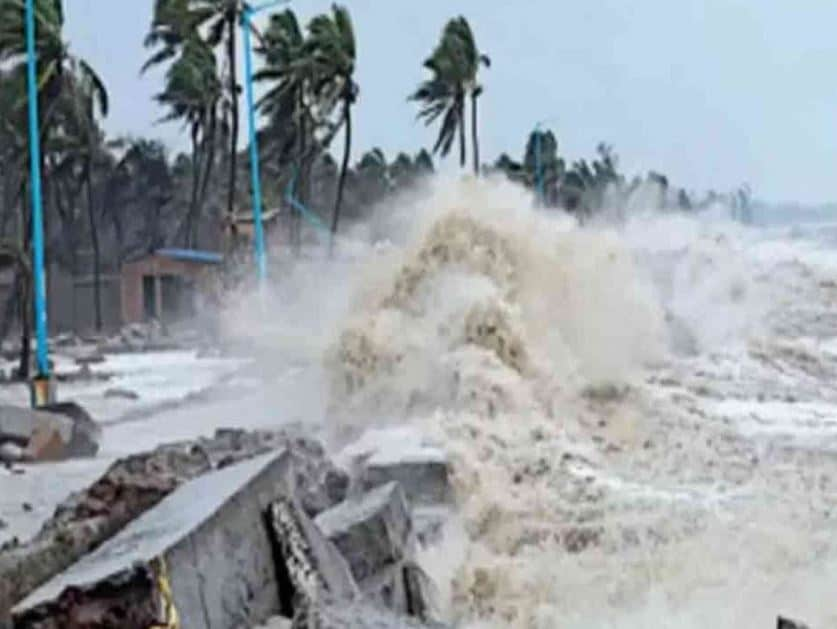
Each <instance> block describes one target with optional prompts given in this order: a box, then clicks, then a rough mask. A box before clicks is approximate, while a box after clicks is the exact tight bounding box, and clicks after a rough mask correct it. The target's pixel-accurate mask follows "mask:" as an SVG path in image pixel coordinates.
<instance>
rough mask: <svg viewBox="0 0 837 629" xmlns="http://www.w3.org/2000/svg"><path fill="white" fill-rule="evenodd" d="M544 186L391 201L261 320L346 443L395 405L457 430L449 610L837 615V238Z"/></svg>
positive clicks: (484, 614) (707, 622)
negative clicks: (312, 374) (602, 215)
mask: <svg viewBox="0 0 837 629" xmlns="http://www.w3.org/2000/svg"><path fill="white" fill-rule="evenodd" d="M531 206H532V204H531V199H530V198H529V197H528V196H527V195H526V194H525V193H524V192H523V191H522V190H520V189H518V188H516V187H514V186H512V185H510V184H507V183H503V182H497V181H493V182H492V181H487V182H479V183H477V182H473V181H470V182H457V183H451V182H447V183H437V184H436V185H435V186H434V187H433V189H431V190H429V191H425V192H424V193H422V194H420V195H416V196H415V197H414V198H411V199H402V200H400V201H394V202H393V203H391V204H389V205H388V206H387V207H384V208H382V209H381V212H380V216H379V217H378V220H376V221H375V222H374V224H373V225H372V226H371V227H368V228H366V229H365V230H364V231H363V233H360V232H359V233H357V234H355V238H354V239H349V240H348V241H347V242H346V243H344V245H343V250H344V252H345V254H344V258H345V259H344V260H343V261H342V262H341V263H339V264H336V265H335V264H327V263H323V262H309V263H305V262H300V263H297V264H296V266H295V268H293V269H292V270H291V271H289V272H288V273H289V274H288V276H287V277H286V279H284V280H283V281H282V282H280V286H279V288H277V291H276V294H277V295H278V296H279V299H280V300H281V302H282V306H281V307H277V309H276V310H275V311H274V312H275V313H280V312H281V313H282V314H272V315H271V317H270V319H271V324H272V326H273V327H272V330H273V332H272V334H273V336H274V338H276V339H281V342H277V346H276V351H277V352H284V353H286V354H292V355H293V356H294V357H295V358H296V359H298V360H299V361H301V362H305V360H310V361H315V362H316V363H317V364H318V365H319V376H318V378H317V385H316V387H319V388H317V390H316V392H309V393H310V394H309V395H308V396H302V397H306V398H310V399H311V400H319V401H321V402H322V404H321V406H320V407H316V412H317V413H322V415H323V417H324V418H325V420H326V422H327V425H328V427H329V428H330V429H331V432H332V435H333V438H334V439H335V440H336V441H337V443H343V442H345V440H347V439H350V438H353V437H355V436H357V435H358V434H360V433H362V432H363V431H364V430H367V429H369V428H373V427H380V426H382V425H383V426H387V425H389V426H397V427H399V428H401V429H405V428H406V429H408V430H409V431H412V433H413V434H419V435H420V438H421V439H423V440H425V441H427V442H428V443H432V444H436V445H439V446H441V447H442V448H443V449H444V450H445V451H446V452H447V453H448V456H449V457H450V461H451V463H452V467H453V473H454V482H455V488H456V494H457V502H458V504H457V507H458V509H457V511H458V516H457V518H456V520H455V521H453V522H451V524H450V526H449V527H448V530H447V531H446V535H445V538H444V541H443V543H442V544H441V545H440V546H438V547H435V548H432V549H429V550H428V551H427V552H426V553H425V555H424V556H423V558H422V561H423V563H424V565H425V566H426V568H427V570H428V571H429V573H430V574H431V576H433V577H434V579H435V580H436V582H437V584H438V586H439V590H440V592H439V593H440V605H441V607H442V611H443V612H444V614H445V616H446V617H447V618H448V619H449V620H451V621H453V622H456V623H459V624H461V625H462V626H468V627H511V628H514V629H518V628H520V629H524V628H525V629H529V628H544V629H546V628H553V627H567V628H575V627H578V628H582V627H583V628H585V629H589V628H592V627H602V628H610V627H613V628H623V627H625V628H631V629H632V628H640V627H641V628H643V629H647V628H648V627H660V628H664V627H676V628H685V629H692V628H695V629H696V628H698V627H700V628H704V627H709V626H711V627H723V628H726V627H729V628H730V629H732V628H734V627H735V628H737V627H744V626H746V627H772V626H774V625H775V619H776V616H777V614H779V613H782V614H786V615H789V616H797V617H800V618H803V619H805V620H806V621H807V622H808V623H810V624H811V625H812V627H814V628H817V627H835V626H837V601H835V599H834V597H833V595H832V593H833V591H834V586H835V583H837V548H835V543H834V541H833V540H834V538H835V532H837V521H835V518H837V511H835V506H837V493H835V482H837V380H835V376H837V313H835V312H834V311H833V304H834V302H835V300H837V255H834V254H832V253H830V251H828V249H827V248H826V247H825V245H824V242H823V241H819V240H817V234H818V232H817V230H813V229H809V230H808V231H807V232H806V231H805V230H802V232H804V233H802V232H800V230H795V231H794V230H792V229H791V228H790V227H785V226H780V227H771V228H770V229H762V228H743V227H740V226H736V225H734V224H732V223H729V222H726V221H724V220H723V219H722V218H721V217H720V216H715V217H712V216H709V215H706V214H704V215H697V216H684V215H680V214H661V213H642V212H637V211H636V210H633V213H632V216H631V217H630V218H629V219H628V220H627V222H623V223H620V224H604V223H603V224H601V225H591V226H587V227H585V228H583V229H582V228H579V227H578V226H576V225H575V224H574V223H573V222H572V221H571V220H569V219H568V218H566V217H562V216H560V215H558V214H556V213H553V212H539V211H536V210H533V209H531ZM792 236H794V237H792ZM372 240H374V241H375V244H363V243H370V242H371V241H372ZM262 312H263V311H262ZM235 319H236V321H237V322H238V324H239V327H244V328H246V327H248V326H247V325H244V326H242V325H241V324H242V322H244V321H246V317H244V316H243V315H242V314H241V313H240V312H239V313H238V314H237V315H236V317H235ZM262 325H264V324H263V323H262ZM300 339H306V340H305V341H304V342H302V341H300ZM312 386H313V385H312ZM312 404H313V403H312ZM315 406H316V405H311V406H309V407H308V409H309V410H308V412H315V411H314V410H313V409H314V408H315ZM300 412H302V411H300Z"/></svg>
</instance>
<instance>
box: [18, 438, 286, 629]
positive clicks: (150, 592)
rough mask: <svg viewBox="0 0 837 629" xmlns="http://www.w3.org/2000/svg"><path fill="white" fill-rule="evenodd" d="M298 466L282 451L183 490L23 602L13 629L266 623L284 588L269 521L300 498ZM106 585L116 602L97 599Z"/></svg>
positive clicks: (215, 473) (227, 469)
mask: <svg viewBox="0 0 837 629" xmlns="http://www.w3.org/2000/svg"><path fill="white" fill-rule="evenodd" d="M291 466H292V462H291V457H290V456H289V454H288V453H287V451H280V452H278V453H270V454H266V455H262V456H260V457H257V458H255V459H251V460H249V461H245V462H242V463H238V464H236V465H231V466H228V467H225V468H223V469H220V470H216V471H213V472H210V473H208V474H205V475H203V476H200V477H199V478H196V479H194V480H192V481H190V482H188V483H186V484H184V485H183V486H181V487H180V488H178V489H177V491H175V492H173V493H172V494H171V495H169V496H168V497H167V498H165V499H164V500H163V501H161V502H160V503H159V504H158V505H157V506H155V507H154V508H153V509H150V510H149V511H148V512H146V513H145V514H143V515H142V516H141V517H139V518H137V519H136V520H135V521H133V522H131V523H130V524H129V525H128V526H127V527H125V529H123V530H122V531H120V532H119V533H118V534H117V535H116V536H114V537H113V538H112V539H110V540H109V541H108V542H106V543H105V544H103V545H102V546H100V547H99V548H98V549H97V550H96V551H94V552H93V553H91V554H90V555H87V556H86V557H84V558H83V559H82V560H80V561H78V562H77V563H75V564H74V565H73V566H72V567H71V568H70V569H69V570H66V571H65V572H63V573H61V574H59V575H57V576H56V577H54V578H53V579H51V580H50V581H49V582H47V583H46V584H45V585H43V586H42V587H40V588H38V589H37V590H36V591H35V592H33V593H32V594H30V595H29V596H28V597H27V598H26V599H25V600H24V601H22V602H21V603H19V604H18V605H17V606H16V608H15V609H14V610H13V618H14V626H15V627H16V628H20V629H24V628H26V629H28V628H34V627H38V628H42V629H47V628H49V629H52V628H53V627H54V628H55V629H58V628H59V627H67V628H71V627H82V626H107V625H106V624H104V623H105V622H107V619H111V618H113V619H118V618H120V617H122V616H124V614H125V613H126V610H146V611H145V617H144V618H143V622H145V623H147V624H141V625H137V627H148V626H172V624H173V623H174V622H175V619H177V621H178V622H179V626H181V627H203V626H206V627H209V626H218V627H238V626H247V625H251V624H255V623H257V622H263V621H265V620H266V619H267V618H269V617H270V615H271V614H272V613H274V612H275V611H276V610H277V609H278V608H279V588H277V587H276V568H275V562H274V557H273V552H272V546H271V540H270V537H269V533H268V529H267V527H265V525H264V519H263V513H264V512H265V510H266V509H267V508H268V506H269V504H270V502H271V501H272V500H274V499H275V498H276V497H278V496H280V495H287V494H290V493H292V492H293V489H292V487H291V486H290V484H289V483H292V482H293V474H292V473H291ZM105 583H107V584H109V585H110V591H109V592H108V595H107V596H106V597H102V596H97V595H96V588H99V589H100V590H101V588H102V587H103V584H105ZM91 587H92V588H94V589H93V590H90V588H91ZM80 593H81V594H80ZM149 612H151V613H149ZM134 613H136V612H134ZM100 619H104V620H100ZM210 619H211V621H210ZM210 623H211V624H210Z"/></svg>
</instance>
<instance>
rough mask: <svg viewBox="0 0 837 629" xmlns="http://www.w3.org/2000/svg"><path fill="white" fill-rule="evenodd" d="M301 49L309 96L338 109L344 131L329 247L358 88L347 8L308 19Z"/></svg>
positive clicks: (346, 165) (340, 197)
mask: <svg viewBox="0 0 837 629" xmlns="http://www.w3.org/2000/svg"><path fill="white" fill-rule="evenodd" d="M305 47H306V49H307V51H308V54H307V55H306V58H305V60H304V63H306V64H309V66H310V75H311V81H312V89H313V93H314V95H315V96H316V97H317V98H319V99H320V101H321V106H322V107H324V109H325V110H326V111H331V109H332V108H333V106H334V105H339V106H340V108H341V110H342V114H341V115H342V124H343V125H344V130H345V136H344V142H343V160H342V162H341V164H340V176H339V178H338V182H337V198H336V200H335V202H334V212H333V214H332V218H331V235H332V245H333V242H334V236H335V234H337V227H338V223H339V220H340V207H341V205H342V203H343V191H344V188H345V186H346V173H347V172H348V169H349V159H350V158H351V152H352V106H353V105H354V104H355V102H357V96H358V86H357V83H355V80H354V73H355V62H356V58H357V47H356V42H355V32H354V26H353V25H352V18H351V16H350V15H349V11H348V9H346V7H344V6H341V5H337V4H335V5H332V10H331V15H319V16H317V17H315V18H314V19H313V20H311V23H310V24H309V26H308V41H307V42H306V46H305Z"/></svg>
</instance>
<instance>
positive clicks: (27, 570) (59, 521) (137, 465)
mask: <svg viewBox="0 0 837 629" xmlns="http://www.w3.org/2000/svg"><path fill="white" fill-rule="evenodd" d="M296 441H297V438H296V437H292V436H290V435H289V434H287V433H284V432H278V433H277V432H267V431H260V432H253V433H244V432H243V431H237V430H235V431H231V430H219V431H218V433H217V434H216V435H215V437H213V438H203V439H199V440H197V441H187V442H182V443H176V444H169V445H165V446H160V447H159V448H156V449H155V450H153V451H151V452H145V453H142V454H137V455H133V456H130V457H127V458H124V459H120V460H119V461H117V462H116V463H114V464H113V465H111V466H110V468H108V470H107V471H106V472H105V474H104V475H103V476H102V477H101V478H99V479H98V480H97V481H96V482H95V483H93V484H92V485H91V486H90V487H88V488H87V489H85V490H84V491H81V492H78V493H76V494H73V495H72V496H70V497H69V498H68V499H67V500H65V501H64V502H62V503H61V504H60V505H59V506H58V508H57V509H56V510H55V514H54V515H53V516H52V517H51V518H50V519H49V520H48V521H47V522H46V523H45V524H44V525H43V527H42V528H41V530H40V531H39V532H38V533H37V534H36V535H35V536H34V538H33V539H31V540H30V541H28V542H26V543H25V544H22V545H9V546H8V547H7V548H5V549H0V627H3V626H4V625H3V613H4V611H7V610H8V609H9V608H10V607H11V605H12V604H13V603H15V602H17V601H19V600H21V599H22V598H24V597H25V596H26V595H28V594H29V593H31V592H32V591H33V590H34V589H35V588H36V587H38V586H39V585H41V584H43V583H44V582H45V581H46V580H47V579H49V578H50V577H52V576H54V575H56V574H58V573H59V572H61V571H62V570H65V569H66V568H68V567H69V566H70V565H72V564H73V562H75V561H77V560H78V559H80V558H81V557H82V556H84V555H85V554H87V553H88V552H89V551H90V549H92V548H96V547H98V546H100V545H101V544H102V543H104V542H105V541H107V540H108V539H109V538H110V537H111V536H113V535H114V534H115V533H117V532H118V531H119V530H121V529H122V528H123V527H125V526H126V525H127V524H128V523H129V522H131V521H132V520H134V519H136V518H137V517H139V516H140V515H142V514H143V513H145V512H146V511H148V510H149V509H151V508H153V507H154V506H155V505H157V504H158V503H159V502H160V501H161V500H162V499H164V498H165V497H166V496H167V495H169V494H170V493H171V492H173V491H174V490H175V489H177V488H178V487H179V486H180V485H182V484H183V483H185V482H187V481H189V480H190V479H193V478H196V477H198V476H200V475H203V474H206V473H207V472H209V471H211V470H213V469H219V468H224V467H229V466H231V465H235V464H236V463H239V462H242V461H247V460H251V459H252V458H254V457H256V456H259V455H261V454H266V453H269V452H275V451H278V450H281V449H286V450H288V451H289V452H290V451H291V450H293V449H294V447H295V446H294V445H293V444H294V443H296ZM314 449H315V448H314V446H313V445H312V446H311V447H309V448H308V449H307V450H308V451H313V450H314ZM292 455H294V461H295V472H294V476H295V477H296V478H295V479H294V480H295V481H296V480H298V478H299V477H300V476H304V474H303V473H302V472H303V471H304V469H305V468H304V467H302V468H296V462H298V461H299V460H301V459H300V458H299V457H300V456H301V455H300V454H299V452H294V453H292ZM324 461H326V463H323V465H324V466H325V465H326V464H327V459H324ZM306 482H311V483H313V482H314V481H313V479H312V480H309V481H306Z"/></svg>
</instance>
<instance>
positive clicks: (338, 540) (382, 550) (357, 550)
mask: <svg viewBox="0 0 837 629" xmlns="http://www.w3.org/2000/svg"><path fill="white" fill-rule="evenodd" d="M314 522H315V523H316V524H317V526H319V527H320V529H321V530H322V531H323V533H325V535H326V537H328V538H329V539H330V540H331V541H332V542H334V545H335V546H337V548H338V550H339V551H340V552H341V553H342V555H343V556H344V557H345V558H346V561H348V562H349V568H350V569H351V571H352V574H353V575H354V577H355V579H356V580H357V581H358V583H362V582H363V581H364V580H366V579H368V578H370V577H373V576H374V575H375V574H377V573H379V572H380V571H381V570H382V569H383V568H385V567H387V566H390V565H393V564H397V563H398V562H400V561H401V560H402V559H405V558H408V557H412V554H413V551H414V547H413V545H412V544H413V541H414V538H413V536H412V532H413V530H412V527H413V524H412V520H411V517H410V509H409V506H408V505H407V500H406V498H405V497H404V492H403V490H402V489H401V487H400V485H398V483H389V484H387V485H384V486H382V487H378V488H377V489H374V490H372V491H370V492H369V493H367V494H365V495H363V496H361V497H360V498H359V499H352V500H347V501H345V502H342V503H341V504H339V505H337V506H336V507H333V508H332V509H330V510H328V511H325V512H323V513H321V514H320V515H318V516H317V517H316V518H315V520H314Z"/></svg>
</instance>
